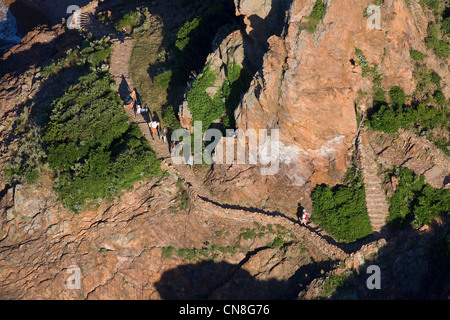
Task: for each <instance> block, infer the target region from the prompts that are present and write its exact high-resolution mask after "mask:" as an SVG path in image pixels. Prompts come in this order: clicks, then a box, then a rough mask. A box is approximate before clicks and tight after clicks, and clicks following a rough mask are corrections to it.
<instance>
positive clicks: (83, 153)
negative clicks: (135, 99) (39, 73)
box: [43, 73, 160, 212]
mask: <svg viewBox="0 0 450 320" xmlns="http://www.w3.org/2000/svg"><path fill="white" fill-rule="evenodd" d="M112 83H113V81H112V79H111V77H110V76H109V75H106V74H104V73H100V74H96V73H91V74H89V75H87V76H84V77H81V78H80V79H79V82H78V83H77V84H76V85H73V86H71V87H70V88H69V89H68V90H67V91H66V92H65V93H64V94H63V95H62V96H61V97H59V98H57V99H56V100H54V101H53V103H52V107H53V110H52V113H51V115H50V122H49V124H48V125H47V127H46V129H45V134H44V137H43V141H44V142H45V143H46V149H47V155H48V165H49V167H50V168H51V169H53V170H54V171H55V172H56V174H57V179H56V181H57V183H56V190H57V192H58V193H59V195H60V196H61V199H62V201H63V203H64V205H65V206H66V207H67V208H68V209H70V210H72V211H74V212H78V211H80V210H81V209H83V208H84V207H85V205H88V204H89V203H94V202H95V201H96V199H98V198H105V197H107V198H111V197H114V196H117V195H118V194H119V192H120V191H121V190H122V189H128V188H130V187H131V186H132V185H133V183H134V182H136V181H138V180H141V179H144V178H146V177H150V176H152V175H155V174H159V173H160V166H159V162H158V160H157V157H156V155H155V154H154V152H153V151H152V150H151V149H150V147H149V146H148V143H147V141H146V140H145V138H144V137H143V136H142V134H141V132H140V130H139V128H138V127H137V125H136V124H132V123H130V120H129V118H128V116H127V115H126V113H125V112H124V110H123V108H122V104H121V101H120V99H119V97H118V95H117V93H116V92H114V91H112V90H111V85H112Z"/></svg>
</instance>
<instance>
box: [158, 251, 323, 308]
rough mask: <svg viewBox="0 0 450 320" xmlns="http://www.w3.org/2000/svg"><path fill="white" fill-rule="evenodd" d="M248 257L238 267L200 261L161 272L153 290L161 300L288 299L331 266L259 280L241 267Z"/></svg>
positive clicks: (309, 266)
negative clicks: (281, 277) (287, 277)
mask: <svg viewBox="0 0 450 320" xmlns="http://www.w3.org/2000/svg"><path fill="white" fill-rule="evenodd" d="M257 250H258V249H257ZM257 250H256V251H257ZM250 255H251V254H250ZM250 255H249V254H247V258H246V259H244V260H243V262H241V263H239V264H231V263H227V262H223V261H222V262H213V261H203V262H199V263H195V264H194V263H193V264H187V265H182V266H179V267H176V268H174V269H171V270H168V271H166V272H164V274H163V275H162V276H161V278H160V280H159V281H158V282H157V283H156V284H155V287H156V289H157V290H158V293H159V294H160V296H161V298H162V299H164V300H291V299H296V298H297V296H298V294H299V292H300V291H301V290H302V288H305V287H306V286H307V285H308V284H309V283H310V282H311V281H312V280H313V279H314V277H315V276H317V275H319V274H320V270H324V269H325V270H328V269H330V267H331V265H332V264H331V263H328V262H326V263H321V264H318V263H310V264H307V265H303V266H302V267H300V268H299V269H298V270H297V271H296V272H295V273H294V274H293V275H292V276H291V277H290V278H289V279H287V280H281V281H280V280H276V279H274V278H271V279H268V280H259V279H257V278H256V277H255V276H253V275H251V274H250V273H249V272H248V271H246V270H244V269H243V268H242V265H243V264H244V262H246V261H248V258H249V257H250Z"/></svg>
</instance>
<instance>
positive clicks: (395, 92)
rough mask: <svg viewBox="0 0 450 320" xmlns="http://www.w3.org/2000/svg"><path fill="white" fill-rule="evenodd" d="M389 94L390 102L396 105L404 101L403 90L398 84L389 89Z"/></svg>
mask: <svg viewBox="0 0 450 320" xmlns="http://www.w3.org/2000/svg"><path fill="white" fill-rule="evenodd" d="M389 96H390V97H391V103H392V104H393V105H394V106H396V107H399V106H403V105H404V104H405V103H406V96H405V92H404V91H403V89H402V88H400V87H398V86H394V87H392V88H391V89H390V90H389Z"/></svg>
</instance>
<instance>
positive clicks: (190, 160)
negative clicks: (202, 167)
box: [188, 153, 194, 169]
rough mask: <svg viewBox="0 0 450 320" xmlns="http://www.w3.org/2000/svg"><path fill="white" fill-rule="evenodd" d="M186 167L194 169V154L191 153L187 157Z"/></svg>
mask: <svg viewBox="0 0 450 320" xmlns="http://www.w3.org/2000/svg"><path fill="white" fill-rule="evenodd" d="M188 165H189V167H190V168H191V169H193V168H194V154H193V153H191V155H190V156H189V160H188Z"/></svg>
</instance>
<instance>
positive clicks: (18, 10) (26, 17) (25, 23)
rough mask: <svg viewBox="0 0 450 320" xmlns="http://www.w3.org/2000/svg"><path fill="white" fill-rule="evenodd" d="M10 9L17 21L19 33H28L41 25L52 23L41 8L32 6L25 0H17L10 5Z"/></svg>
mask: <svg viewBox="0 0 450 320" xmlns="http://www.w3.org/2000/svg"><path fill="white" fill-rule="evenodd" d="M9 10H11V13H12V14H13V16H14V18H15V19H16V21H17V27H18V30H19V33H21V34H22V35H25V34H27V33H28V32H29V31H31V30H33V29H34V28H35V27H37V26H40V25H49V26H50V25H52V22H51V21H50V19H49V18H48V17H47V16H46V15H45V14H44V13H43V12H42V11H41V10H39V9H37V8H35V7H31V6H30V5H29V4H27V3H26V2H25V1H23V0H16V1H14V2H13V3H11V5H10V6H9Z"/></svg>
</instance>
